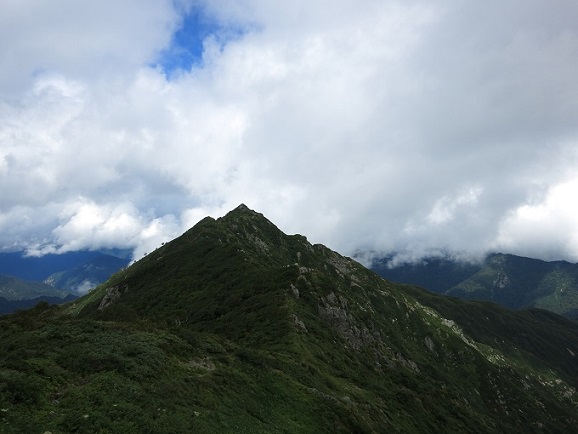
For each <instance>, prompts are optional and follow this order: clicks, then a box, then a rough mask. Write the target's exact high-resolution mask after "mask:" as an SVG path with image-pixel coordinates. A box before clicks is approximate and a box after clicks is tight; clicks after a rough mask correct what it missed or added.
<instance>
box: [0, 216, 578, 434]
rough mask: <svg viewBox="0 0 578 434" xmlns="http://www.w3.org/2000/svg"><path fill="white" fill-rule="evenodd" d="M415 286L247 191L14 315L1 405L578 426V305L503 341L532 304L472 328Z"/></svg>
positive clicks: (349, 421) (25, 413)
mask: <svg viewBox="0 0 578 434" xmlns="http://www.w3.org/2000/svg"><path fill="white" fill-rule="evenodd" d="M412 291H418V292H419V290H417V289H415V288H413V287H406V286H403V285H396V284H394V283H391V282H388V281H385V280H384V279H382V278H380V277H379V276H377V275H376V274H375V273H373V272H371V271H370V270H368V269H366V268H365V267H363V266H362V265H361V264H359V263H357V262H355V261H354V260H352V259H351V258H346V257H343V256H341V255H339V254H338V253H336V252H334V251H332V250H331V249H329V248H327V247H325V246H323V245H319V244H315V245H312V244H310V243H309V242H308V241H307V239H306V237H304V236H302V235H299V234H296V235H286V234H284V233H282V232H281V231H280V230H279V229H278V228H277V227H276V226H275V225H274V224H273V223H271V222H270V221H269V220H267V219H266V218H265V217H264V216H263V215H262V214H259V213H256V212H254V211H252V210H250V209H248V208H247V207H245V206H239V207H237V208H236V209H235V210H233V211H231V212H229V213H228V214H227V215H225V216H223V217H221V218H219V219H213V218H210V217H208V218H205V219H203V220H201V221H200V222H199V223H198V224H197V225H195V226H194V227H193V228H191V229H190V230H188V231H187V232H185V233H184V234H183V235H182V236H180V237H178V238H176V239H175V240H172V241H170V242H168V243H166V244H165V245H163V246H161V247H159V248H158V249H156V250H155V251H154V252H151V253H149V254H148V255H147V256H146V257H145V258H143V259H142V260H140V261H138V262H137V263H135V264H133V265H131V266H130V267H128V268H126V269H124V270H121V271H120V272H118V273H116V274H115V275H114V276H112V277H111V279H109V280H108V281H107V282H106V283H104V284H102V285H100V286H99V287H97V288H95V289H94V290H93V291H91V292H90V293H89V294H87V295H86V296H84V297H82V298H80V299H78V300H76V301H74V302H72V303H70V304H68V305H66V306H64V307H49V306H45V305H40V306H37V307H36V308H34V309H33V310H32V311H29V312H22V313H19V314H18V315H14V316H11V317H9V318H6V319H2V320H0V339H3V340H4V342H5V343H6V344H5V347H4V348H2V349H0V352H1V353H0V356H1V357H0V378H1V379H5V380H6V381H8V383H7V384H8V385H9V387H7V388H4V389H0V407H2V408H8V409H9V410H8V411H6V412H3V413H0V418H2V420H3V421H4V423H5V424H7V425H8V426H11V427H15V428H17V427H18V426H22V425H19V424H23V423H24V422H23V421H25V420H26V421H27V422H28V424H29V425H30V423H31V422H34V423H36V424H37V425H36V426H38V428H39V429H45V430H46V429H50V430H53V431H57V432H58V431H65V432H70V431H75V432H95V431H99V430H100V431H101V432H119V429H120V427H122V428H123V429H124V431H123V432H143V431H149V432H161V431H162V432H183V433H184V432H191V431H194V432H197V431H198V432H320V433H323V432H328V433H329V432H386V431H387V432H404V433H405V432H442V431H443V432H460V433H467V432H472V433H473V432H488V433H491V432H492V433H493V432H496V433H497V432H512V431H520V429H523V430H524V431H526V432H548V431H557V432H572V430H573V429H574V427H575V426H576V423H578V414H577V408H578V407H577V405H578V404H577V399H576V396H575V390H576V387H577V386H578V382H577V378H578V367H577V366H576V363H575V354H578V341H577V337H576V336H577V333H576V329H575V328H572V327H574V325H573V324H574V323H571V322H564V321H567V320H563V319H562V318H560V317H557V316H553V317H542V316H539V315H537V316H533V315H530V316H529V317H527V318H526V317H524V318H522V317H520V318H519V320H516V321H514V320H512V321H513V322H512V323H513V324H517V326H518V329H515V330H512V331H510V335H508V336H506V335H504V337H503V339H502V342H501V344H500V345H497V344H496V343H495V342H493V340H495V339H496V338H497V336H498V335H496V333H497V332H498V331H499V330H494V332H493V333H494V335H492V333H490V332H488V323H487V321H491V319H493V316H496V315H497V317H504V318H518V317H515V316H514V317H513V316H512V315H519V314H513V313H511V312H509V311H506V310H501V311H496V308H494V307H485V308H486V309H488V315H490V314H491V315H492V318H491V319H484V315H485V314H486V312H482V313H478V312H475V315H476V317H475V318H476V319H477V320H478V322H479V323H480V324H482V325H483V326H481V327H479V328H477V329H472V328H470V329H465V328H464V326H463V325H462V321H463V318H461V317H459V318H458V317H456V318H455V319H452V318H449V317H448V315H447V312H446V313H444V314H441V313H440V312H438V311H437V310H436V309H435V308H434V307H432V306H429V305H428V304H427V303H425V299H424V300H423V302H420V301H418V299H417V298H416V294H413V293H412ZM417 295H418V296H419V294H417ZM455 303H457V306H458V310H459V309H465V308H464V306H474V307H476V306H480V304H478V303H475V302H459V301H456V302H455ZM483 306H485V305H483ZM443 307H444V305H441V308H443ZM441 308H440V309H441ZM558 318H560V319H558ZM464 324H465V323H464ZM465 325H467V324H465ZM539 329H540V330H543V333H544V334H542V335H537V334H533V332H532V330H539ZM560 330H565V332H564V333H563V334H561V335H560V336H559V339H558V341H556V345H555V347H552V348H553V349H554V351H555V353H554V354H553V355H552V357H551V358H545V357H543V355H541V354H540V352H539V351H538V349H539V347H540V342H541V340H542V339H544V337H547V336H548V333H556V332H559V331H560ZM490 331H491V330H490ZM526 332H528V333H526ZM530 332H532V334H530ZM524 333H526V334H527V336H526V339H527V340H529V341H530V342H531V343H532V345H528V346H527V347H526V348H523V349H517V348H516V340H515V339H518V338H521V336H522V335H523V334H524ZM26 343H28V344H29V345H28V348H29V349H28V351H25V348H24V347H25V346H26V345H25V344H26ZM32 344H34V345H32ZM562 347H563V348H562ZM550 348H551V347H548V349H550ZM572 353H573V354H572ZM18 355H20V357H18ZM23 356H24V359H22V357H23ZM530 356H531V357H530ZM572 362H573V363H572ZM48 372H51V373H52V375H49V376H45V377H42V376H38V375H46V373H48ZM38 373H40V374H38ZM17 380H18V381H17ZM32 381H34V382H33V383H31V382H32ZM105 391H106V392H105ZM129 409H130V410H129ZM85 415H87V416H86V417H85ZM23 432H24V431H23ZM40 432H42V431H40Z"/></svg>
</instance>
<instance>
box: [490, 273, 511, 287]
mask: <svg viewBox="0 0 578 434" xmlns="http://www.w3.org/2000/svg"><path fill="white" fill-rule="evenodd" d="M493 283H494V288H498V289H505V288H507V287H508V286H509V285H510V279H509V278H508V276H507V275H506V274H505V273H504V274H502V273H499V274H498V277H497V278H496V280H494V282H493Z"/></svg>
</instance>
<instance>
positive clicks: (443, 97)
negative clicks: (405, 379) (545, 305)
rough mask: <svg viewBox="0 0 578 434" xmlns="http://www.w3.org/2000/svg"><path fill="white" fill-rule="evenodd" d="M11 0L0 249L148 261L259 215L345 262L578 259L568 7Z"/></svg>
mask: <svg viewBox="0 0 578 434" xmlns="http://www.w3.org/2000/svg"><path fill="white" fill-rule="evenodd" d="M0 3H2V11H3V13H2V14H1V16H0V36H1V37H0V247H1V248H2V249H27V250H28V251H29V252H30V253H31V254H43V253H46V252H65V251H70V250H78V249H86V248H89V249H100V248H110V247H122V248H135V249H136V250H135V257H139V256H141V255H142V254H144V253H145V252H148V251H150V250H151V249H154V248H155V247H156V246H158V245H159V244H160V243H161V242H163V241H166V240H167V239H170V238H172V237H174V236H176V235H179V234H180V233H181V232H182V231H184V230H186V229H187V228H188V227H190V226H191V225H193V224H194V223H196V222H197V221H198V220H199V219H200V218H202V217H204V216H205V215H213V216H215V217H216V216H219V215H222V214H223V213H225V212H226V211H228V210H230V209H232V208H234V207H235V206H237V205H238V204H239V203H241V202H244V203H246V204H247V205H248V206H250V207H252V208H254V209H256V210H258V211H260V212H263V213H264V214H265V215H266V216H268V217H269V218H270V219H271V220H273V221H274V222H276V223H277V224H278V225H279V226H280V227H281V228H282V229H283V230H285V231H287V232H290V233H295V232H299V233H303V234H307V235H308V236H309V238H310V239H311V240H312V241H314V242H322V243H324V244H327V245H329V246H330V247H332V248H335V249H337V250H340V251H341V252H343V253H346V254H349V253H352V252H353V251H355V250H356V249H364V250H376V251H392V250H395V251H403V252H405V254H406V255H408V257H410V256H411V257H416V256H419V255H421V254H424V253H431V252H436V251H445V250H448V251H456V252H462V253H465V254H474V255H475V254H480V253H483V252H485V251H488V250H500V251H506V252H512V253H516V254H521V255H528V256H533V257H540V258H544V259H555V258H563V259H569V260H572V261H577V260H578V205H576V204H577V203H578V201H577V200H576V198H577V197H578V170H577V169H578V152H577V151H578V86H576V84H575V82H576V77H578V27H577V26H576V24H575V23H576V22H578V4H576V2H575V1H573V0H567V1H564V0H562V1H558V2H555V3H549V2H545V1H539V0H529V1H528V0H524V1H521V0H519V1H518V0H506V1H501V2H497V1H490V2H463V1H458V0H445V1H440V2H433V3H432V2H427V1H419V0H415V1H383V0H379V1H378V0H375V1H373V0H364V1H361V2H359V1H353V0H338V1H324V0H314V1H311V0H308V1H301V0H292V1H279V2H270V1H264V0H242V1H232V0H231V1H228V0H224V1H211V0H205V1H196V2H186V1H177V2H175V1H170V0H166V1H159V0H154V1H153V0H151V1H143V0H138V1H136V0H115V1H107V0H103V1H101V2H97V3H94V2H92V3H94V4H92V3H91V2H88V3H87V2H77V1H73V0H66V1H60V2H37V1H32V0H23V1H19V2H11V1H1V0H0ZM193 18H194V20H195V21H194V22H193V21H191V20H192V19H193ZM201 27H202V31H201V30H199V32H198V33H197V34H195V32H194V29H195V28H199V29H200V28H201ZM183 29H186V30H187V31H188V32H192V34H190V35H189V36H190V37H189V39H188V42H187V38H185V37H183ZM177 36H178V37H177ZM195 38H196V39H195ZM187 44H190V46H187ZM195 44H196V46H201V47H202V50H201V53H200V54H199V53H196V51H195V50H193V45H195ZM188 49H190V53H193V51H194V53H193V54H190V55H191V56H193V55H194V56H197V57H195V58H192V59H190V61H188V63H187V62H185V63H183V62H182V61H181V60H179V61H177V60H178V59H183V58H185V57H186V56H185V57H183V52H187V50H188ZM171 56H172V57H171ZM177 58H178V59H177ZM171 59H173V60H174V61H171Z"/></svg>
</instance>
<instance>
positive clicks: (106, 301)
mask: <svg viewBox="0 0 578 434" xmlns="http://www.w3.org/2000/svg"><path fill="white" fill-rule="evenodd" d="M126 291H128V285H122V287H121V286H120V285H116V286H112V287H110V288H108V289H107V290H106V294H105V296H104V297H103V298H102V301H101V302H100V305H99V306H98V310H104V309H106V308H107V307H108V306H110V305H111V304H112V303H114V302H115V301H116V300H118V299H119V298H120V296H121V294H122V293H124V292H126Z"/></svg>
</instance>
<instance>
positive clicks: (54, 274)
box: [0, 252, 129, 314]
mask: <svg viewBox="0 0 578 434" xmlns="http://www.w3.org/2000/svg"><path fill="white" fill-rule="evenodd" d="M128 262H129V259H127V258H123V257H117V256H112V255H109V254H104V253H100V252H70V253H65V254H63V255H45V256H42V257H29V256H24V255H23V254H22V253H20V252H12V253H1V254H0V314H5V313H9V312H13V311H15V310H16V309H24V308H28V307H32V306H34V305H35V304H36V303H38V302H40V301H46V302H48V303H51V304H52V303H63V302H65V301H70V300H71V299H74V298H76V297H78V296H79V295H84V294H85V293H86V292H88V291H89V290H90V289H92V288H94V287H95V286H97V285H98V284H100V283H102V282H104V281H105V280H107V279H108V278H109V277H110V276H111V275H112V274H114V273H116V272H117V271H118V270H120V269H122V268H123V267H125V266H127V265H128Z"/></svg>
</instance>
